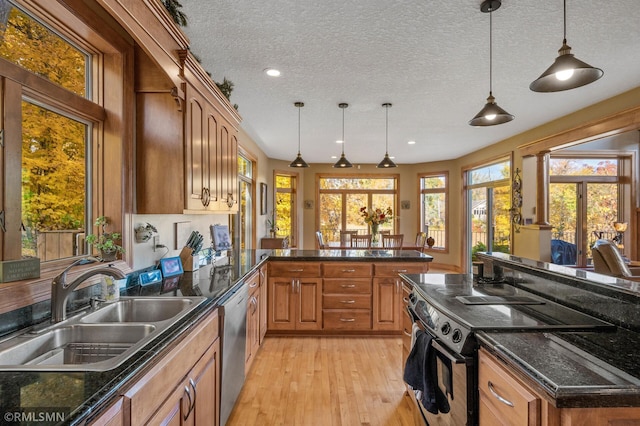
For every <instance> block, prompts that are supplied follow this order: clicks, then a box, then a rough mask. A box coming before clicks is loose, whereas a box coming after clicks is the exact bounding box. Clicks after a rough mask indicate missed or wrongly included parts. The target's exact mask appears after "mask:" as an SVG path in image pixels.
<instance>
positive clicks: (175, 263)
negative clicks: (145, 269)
mask: <svg viewBox="0 0 640 426" xmlns="http://www.w3.org/2000/svg"><path fill="white" fill-rule="evenodd" d="M160 270H161V271H162V276H163V277H165V278H166V277H172V276H174V275H179V274H182V273H183V272H184V270H183V269H182V261H181V260H180V258H179V257H177V256H176V257H167V258H164V259H160Z"/></svg>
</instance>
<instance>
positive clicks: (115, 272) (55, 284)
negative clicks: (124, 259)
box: [51, 257, 125, 323]
mask: <svg viewBox="0 0 640 426" xmlns="http://www.w3.org/2000/svg"><path fill="white" fill-rule="evenodd" d="M87 261H94V262H98V261H99V260H98V259H96V258H95V257H85V258H82V259H79V260H77V261H75V262H73V263H72V264H71V265H69V266H68V267H67V269H65V270H64V271H62V272H61V273H60V274H59V275H58V276H56V277H55V278H54V279H53V280H52V281H51V322H52V323H57V322H60V321H64V320H65V319H66V318H67V300H68V299H69V295H70V294H71V292H72V291H73V290H75V289H76V287H78V286H79V285H80V283H82V282H84V281H85V280H86V279H88V278H91V277H93V276H94V275H109V276H110V277H113V278H115V279H122V278H124V277H125V276H124V274H123V273H122V272H121V271H120V270H119V269H116V268H114V267H112V266H111V265H109V266H106V267H101V268H95V269H90V270H88V271H87V272H85V273H83V274H81V275H80V276H78V277H77V278H76V279H75V280H73V281H71V282H70V283H68V284H67V272H69V270H70V269H71V268H73V267H74V266H76V265H78V264H81V263H87Z"/></svg>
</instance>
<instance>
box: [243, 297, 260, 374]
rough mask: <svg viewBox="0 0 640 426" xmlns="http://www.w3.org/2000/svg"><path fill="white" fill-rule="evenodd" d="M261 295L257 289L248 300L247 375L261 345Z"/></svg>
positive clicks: (245, 364)
mask: <svg viewBox="0 0 640 426" xmlns="http://www.w3.org/2000/svg"><path fill="white" fill-rule="evenodd" d="M259 297H260V293H259V292H257V291H256V292H254V293H253V294H250V295H249V300H248V302H247V305H248V306H247V341H246V350H245V363H244V366H245V375H246V374H247V373H248V372H249V369H250V368H251V363H252V362H253V360H254V358H255V355H256V352H257V351H258V347H259V346H260V313H259V309H260V305H259V303H260V302H259V301H258V298H259Z"/></svg>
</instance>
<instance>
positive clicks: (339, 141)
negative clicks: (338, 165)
mask: <svg viewBox="0 0 640 426" xmlns="http://www.w3.org/2000/svg"><path fill="white" fill-rule="evenodd" d="M336 143H344V141H341V140H337V141H336Z"/></svg>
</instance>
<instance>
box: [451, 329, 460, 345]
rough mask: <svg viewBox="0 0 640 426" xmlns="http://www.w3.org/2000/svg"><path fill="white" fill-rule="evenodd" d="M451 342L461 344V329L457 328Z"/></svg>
mask: <svg viewBox="0 0 640 426" xmlns="http://www.w3.org/2000/svg"><path fill="white" fill-rule="evenodd" d="M451 340H452V341H453V343H460V340H462V331H460V329H459V328H456V329H455V330H453V334H452V335H451Z"/></svg>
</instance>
